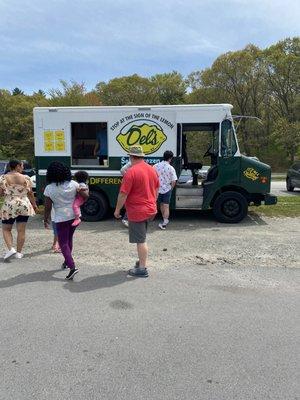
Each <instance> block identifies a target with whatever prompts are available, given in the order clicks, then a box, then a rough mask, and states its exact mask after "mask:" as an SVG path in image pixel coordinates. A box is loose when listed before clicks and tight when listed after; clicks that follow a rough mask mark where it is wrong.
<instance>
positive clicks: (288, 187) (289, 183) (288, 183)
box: [286, 178, 295, 192]
mask: <svg viewBox="0 0 300 400" xmlns="http://www.w3.org/2000/svg"><path fill="white" fill-rule="evenodd" d="M294 189H295V188H294V186H293V185H292V181H291V179H290V178H286V190H287V191H288V192H293V191H294Z"/></svg>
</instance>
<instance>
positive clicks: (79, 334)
mask: <svg viewBox="0 0 300 400" xmlns="http://www.w3.org/2000/svg"><path fill="white" fill-rule="evenodd" d="M196 217H197V218H196ZM198 217H199V218H198ZM299 242H300V229H299V221H297V220H296V219H292V218H286V219H274V218H273V219H268V218H260V217H253V216H252V217H249V218H247V219H246V220H245V221H244V222H243V223H241V224H239V225H234V226H232V225H222V224H219V223H217V222H215V221H214V220H213V218H211V216H209V215H208V216H207V215H202V214H199V215H198V214H197V215H196V216H195V214H191V213H188V214H177V215H175V216H174V218H173V221H172V222H171V224H170V228H169V230H168V231H159V230H157V226H156V223H154V224H153V225H152V226H151V227H150V232H149V244H150V263H149V269H150V277H149V278H148V279H141V278H140V279H134V278H133V279H132V278H129V277H128V276H127V275H126V270H127V268H128V267H130V266H131V265H132V263H133V262H134V260H135V251H134V247H132V246H131V245H129V243H128V239H127V231H126V229H125V228H123V227H122V226H121V224H120V223H119V222H118V221H112V220H107V221H103V222H99V223H94V224H92V223H90V224H88V223H83V224H82V225H81V226H80V228H79V230H78V232H77V233H76V239H75V258H76V261H77V265H78V267H79V268H80V273H79V274H78V275H77V276H76V278H75V279H74V281H73V282H67V281H65V280H64V277H65V275H66V273H65V272H63V271H61V270H60V268H59V266H60V263H61V256H60V255H55V254H51V253H50V252H49V247H50V244H51V232H49V231H45V230H44V229H43V227H42V221H41V217H36V218H35V219H33V220H32V221H31V222H30V224H29V229H28V240H27V244H26V247H25V253H26V256H25V258H24V259H22V260H11V262H9V263H0V273H1V280H0V302H1V309H0V310H1V311H0V320H1V345H0V353H1V375H0V399H1V400H10V399H13V400H21V399H22V400H23V399H24V400H25V399H26V400H27V399H36V400H46V399H47V400H56V399H57V400H58V399H66V400H68V399H72V400H73V399H78V400H79V399H80V400H83V399H108V400H110V399H114V400H116V399H117V400H118V399H120V400H121V399H122V400H124V399H128V400H129V399H130V400H140V399H149V400H150V399H151V400H152V399H170V400H171V399H172V400H174V399H178V400H179V399H180V400H185V399H186V400H191V399H197V400H198V399H202V400H203V399H204V400H206V399H218V400H220V399H228V400H229V399H230V400H231V399H243V400H244V399H246V400H247V399H272V400H274V399H282V400H286V399H297V398H299V375H298V373H297V371H299V368H298V367H299V358H298V356H297V349H298V348H299V297H300V296H299V267H300V254H299Z"/></svg>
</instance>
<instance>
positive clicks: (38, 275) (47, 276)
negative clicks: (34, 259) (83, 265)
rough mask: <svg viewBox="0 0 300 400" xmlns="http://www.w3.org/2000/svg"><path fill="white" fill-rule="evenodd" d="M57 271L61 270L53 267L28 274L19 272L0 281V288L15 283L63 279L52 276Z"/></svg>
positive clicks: (15, 284)
mask: <svg viewBox="0 0 300 400" xmlns="http://www.w3.org/2000/svg"><path fill="white" fill-rule="evenodd" d="M58 271H61V270H58V269H53V270H51V271H38V272H32V273H29V274H20V275H17V276H14V277H13V278H9V279H6V280H4V281H0V289H4V288H8V287H12V286H17V285H23V284H24V283H32V282H49V281H56V282H59V281H63V279H62V278H56V277H55V276H53V275H54V274H55V273H56V272H58Z"/></svg>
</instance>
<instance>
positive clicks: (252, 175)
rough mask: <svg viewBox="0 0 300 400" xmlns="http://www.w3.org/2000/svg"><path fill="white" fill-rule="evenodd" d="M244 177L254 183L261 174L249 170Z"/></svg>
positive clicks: (251, 169)
mask: <svg viewBox="0 0 300 400" xmlns="http://www.w3.org/2000/svg"><path fill="white" fill-rule="evenodd" d="M244 176H245V177H246V178H248V179H251V180H252V181H256V180H257V179H258V178H259V173H258V172H257V171H256V170H255V169H254V168H247V169H245V171H244Z"/></svg>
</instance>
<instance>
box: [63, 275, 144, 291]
mask: <svg viewBox="0 0 300 400" xmlns="http://www.w3.org/2000/svg"><path fill="white" fill-rule="evenodd" d="M135 279H139V278H135V277H128V275H127V272H125V271H116V272H113V273H111V274H106V275H95V276H90V277H89V278H85V279H83V280H81V281H74V282H72V281H67V282H66V284H65V285H64V289H67V290H69V291H70V292H72V293H83V292H90V291H92V290H97V289H104V288H110V287H113V286H117V285H121V284H122V283H125V282H130V281H133V280H135ZM140 279H141V278H140Z"/></svg>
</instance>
